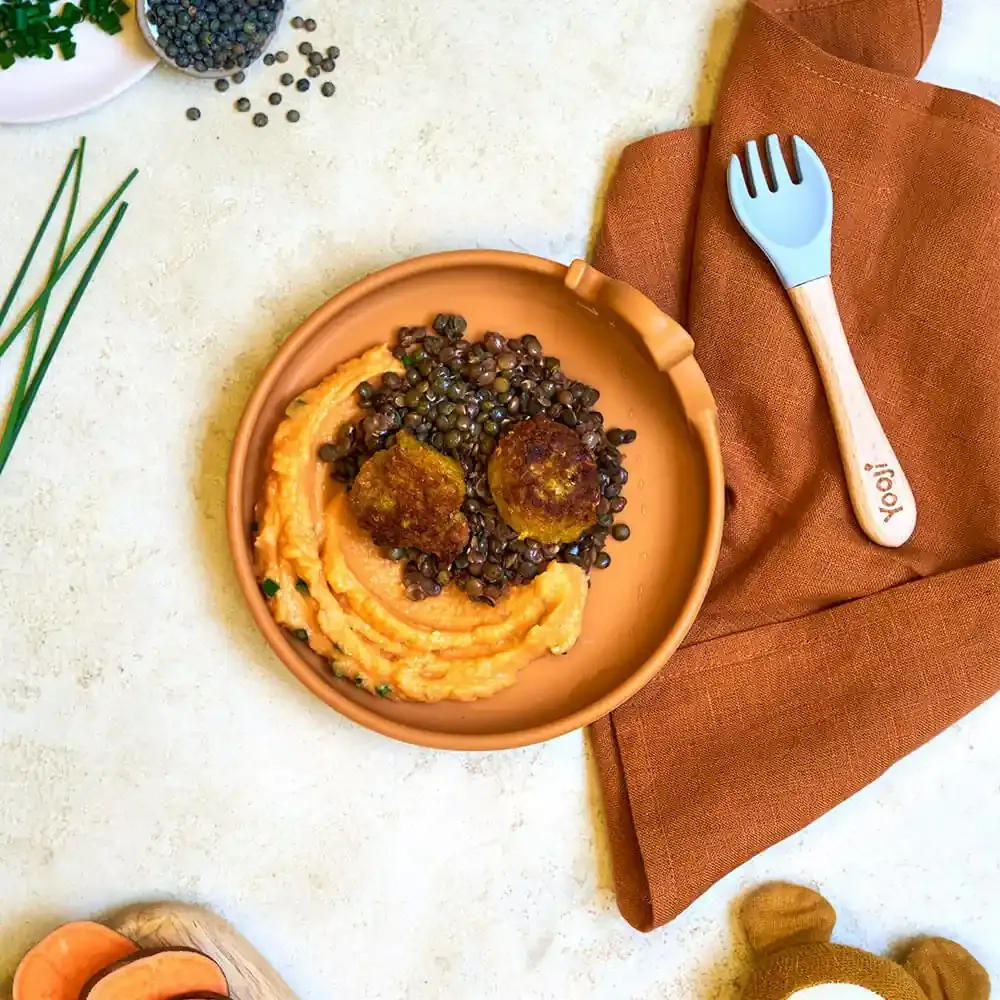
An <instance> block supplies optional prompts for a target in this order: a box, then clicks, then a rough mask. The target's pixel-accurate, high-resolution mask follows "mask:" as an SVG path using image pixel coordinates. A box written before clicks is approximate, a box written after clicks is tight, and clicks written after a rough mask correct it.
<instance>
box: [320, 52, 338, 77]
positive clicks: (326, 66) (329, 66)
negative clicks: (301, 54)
mask: <svg viewBox="0 0 1000 1000" xmlns="http://www.w3.org/2000/svg"><path fill="white" fill-rule="evenodd" d="M319 68H320V69H321V70H322V71H323V72H324V73H332V72H333V71H334V70H335V69H336V68H337V64H336V63H335V62H334V61H333V60H332V59H330V58H329V56H328V57H327V58H326V59H324V60H322V61H321V62H320V64H319Z"/></svg>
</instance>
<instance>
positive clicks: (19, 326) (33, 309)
mask: <svg viewBox="0 0 1000 1000" xmlns="http://www.w3.org/2000/svg"><path fill="white" fill-rule="evenodd" d="M138 175H139V171H138V170H133V171H132V173H130V174H129V175H128V177H126V178H125V180H124V181H122V183H121V184H120V185H119V186H118V190H117V191H115V192H114V194H112V195H111V197H110V198H108V200H107V201H106V202H105V203H104V205H103V206H102V207H101V210H100V211H99V212H98V213H97V215H96V216H95V217H94V221H93V222H91V224H90V225H89V226H88V227H87V228H86V229H85V230H84V232H83V235H82V236H81V237H80V238H79V239H78V240H77V241H76V242H75V243H74V244H73V248H72V249H71V250H70V252H69V253H68V254H66V257H65V259H64V260H63V262H62V264H60V265H59V268H58V270H57V271H56V272H55V274H54V275H53V276H52V278H51V279H50V281H49V282H48V285H46V287H45V288H43V289H42V290H41V291H40V292H39V293H38V294H37V295H36V296H35V298H34V299H33V300H32V303H31V305H30V306H28V308H27V309H26V310H25V312H24V314H23V315H22V316H21V318H20V319H19V320H18V321H17V323H16V324H15V325H14V329H13V330H11V331H10V333H8V334H7V336H6V337H5V338H4V339H3V341H0V357H2V356H3V354H4V352H5V351H6V350H7V348H8V347H10V345H11V344H13V343H14V341H15V340H17V337H18V334H19V333H20V332H21V331H22V330H23V329H24V328H25V327H26V326H27V325H28V323H30V322H31V320H32V318H33V317H34V315H35V313H37V312H38V310H39V309H40V308H41V303H42V302H43V301H47V300H48V295H47V292H48V291H49V290H50V288H51V286H52V285H54V284H55V283H56V282H57V281H59V279H60V278H62V276H63V275H64V274H65V273H66V272H67V271H68V270H69V269H70V267H71V266H72V264H73V261H74V260H76V258H77V255H78V254H79V253H80V251H81V250H82V249H83V248H84V246H85V245H86V243H87V241H88V240H89V239H90V237H91V236H93V234H94V231H95V230H96V229H97V227H98V226H99V225H100V224H101V223H102V222H103V221H104V220H105V218H106V217H107V215H108V213H109V212H110V211H111V209H113V208H114V207H115V205H116V204H117V203H118V200H119V199H120V198H121V196H122V195H123V194H124V193H125V189H126V188H127V187H128V186H129V184H131V183H132V181H134V180H135V178H136V177H137V176H138ZM49 217H51V216H49ZM49 217H47V218H46V219H45V220H44V221H43V227H44V226H45V225H48V218H49ZM41 232H44V228H43V229H42V230H41ZM41 232H40V233H39V234H38V236H37V237H36V239H41ZM29 253H32V254H33V250H32V251H29ZM29 263H30V261H29ZM22 267H23V265H22ZM25 270H26V268H25ZM21 277H23V275H21V273H20V272H19V273H18V277H17V278H16V279H15V285H17V284H19V283H20V279H21ZM16 293H17V289H16V287H15V289H14V292H13V294H15V295H16ZM8 298H12V297H11V296H10V295H9V296H8ZM4 315H5V312H4V310H3V309H0V322H3V319H4Z"/></svg>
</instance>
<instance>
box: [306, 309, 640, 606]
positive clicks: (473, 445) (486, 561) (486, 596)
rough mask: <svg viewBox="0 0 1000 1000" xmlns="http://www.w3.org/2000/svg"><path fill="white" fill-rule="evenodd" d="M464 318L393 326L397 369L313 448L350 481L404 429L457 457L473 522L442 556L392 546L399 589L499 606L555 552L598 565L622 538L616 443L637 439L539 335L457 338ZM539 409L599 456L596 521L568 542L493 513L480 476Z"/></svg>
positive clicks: (361, 392)
mask: <svg viewBox="0 0 1000 1000" xmlns="http://www.w3.org/2000/svg"><path fill="white" fill-rule="evenodd" d="M466 329H467V324H466V321H465V319H464V318H463V317H461V316H456V315H452V314H441V315H439V316H437V318H436V319H435V320H434V323H433V327H432V328H427V327H404V328H402V329H400V330H399V334H398V345H397V346H396V347H395V348H394V350H393V353H394V355H395V356H396V357H397V358H399V359H400V360H401V361H402V362H403V364H404V366H405V368H406V372H405V375H403V376H401V375H397V374H396V373H394V372H387V373H385V374H384V375H382V376H381V378H380V380H379V381H378V384H373V383H370V382H363V383H361V385H360V386H359V387H358V400H359V402H360V404H361V406H362V407H363V409H364V411H365V414H364V416H363V417H362V418H361V419H360V420H358V421H357V422H356V423H352V424H346V425H344V426H343V427H341V428H340V430H339V432H338V435H337V438H336V440H335V441H332V442H329V443H327V444H325V445H323V446H322V448H321V449H320V452H319V457H320V459H321V460H322V461H324V462H328V463H330V464H331V474H332V475H333V477H334V478H335V479H336V480H338V481H339V482H342V483H344V484H345V485H347V487H348V488H350V487H351V485H352V484H353V482H354V479H355V477H356V476H357V475H358V471H359V469H360V468H361V465H362V464H363V463H364V462H365V461H366V460H367V459H369V458H371V456H372V455H374V454H375V453H376V452H378V451H381V450H382V449H385V448H389V447H391V446H392V445H393V444H394V443H395V441H396V434H397V432H399V431H400V430H403V429H405V430H406V431H408V432H409V433H410V434H412V435H413V437H415V438H416V439H417V440H418V441H422V442H426V443H428V444H430V445H431V446H432V447H433V448H435V449H437V450H438V451H440V452H442V453H443V454H445V455H447V456H448V457H450V458H453V459H454V460H455V461H457V462H458V463H459V464H460V465H461V467H462V471H463V473H464V476H465V483H466V497H465V501H464V503H463V505H462V512H463V514H464V515H465V517H466V519H467V520H468V523H469V529H470V537H469V543H468V545H467V546H466V547H465V549H464V550H463V551H462V553H461V554H460V555H459V556H458V557H457V558H456V559H455V560H453V561H452V562H451V563H450V564H447V565H446V564H443V563H442V562H441V561H439V560H438V558H437V557H436V556H434V555H431V554H429V553H426V552H421V551H420V550H419V549H391V550H388V551H387V552H386V555H388V556H389V557H390V558H392V559H396V560H399V561H405V567H404V576H403V579H404V582H405V584H406V593H407V597H409V598H410V599H411V600H414V601H419V600H423V599H425V598H428V597H436V596H437V595H438V594H440V593H441V590H442V588H444V587H445V586H447V585H448V584H449V583H454V584H456V585H457V586H458V587H460V588H461V589H462V590H463V591H464V592H465V593H466V594H467V595H468V597H470V598H471V599H472V600H475V601H483V602H485V603H487V604H490V605H493V604H495V603H496V602H497V601H498V600H499V599H500V598H501V597H503V596H504V594H506V593H507V592H508V591H509V589H510V588H511V587H512V586H518V585H520V584H525V583H530V582H531V581H532V580H533V579H534V578H535V577H537V576H538V574H539V573H541V572H542V571H543V570H544V569H545V567H546V566H547V565H548V564H549V563H550V562H552V561H553V560H560V561H562V562H567V563H573V564H575V565H577V566H580V567H582V568H583V569H584V570H588V571H589V570H591V569H605V568H606V567H607V566H608V565H610V563H611V556H610V554H609V553H608V552H606V551H605V547H606V544H607V541H608V539H609V537H610V538H613V539H615V540H617V541H625V540H626V539H627V538H628V537H629V534H630V531H629V528H628V525H626V524H624V523H621V522H619V523H616V520H615V519H616V515H618V514H620V513H621V512H622V511H623V510H624V509H625V506H626V500H625V497H624V496H622V488H623V487H624V485H625V483H626V482H627V481H628V473H627V471H626V470H625V468H624V466H623V464H622V460H623V454H622V451H621V448H622V446H624V445H627V444H630V443H631V442H632V441H634V440H635V437H636V433H635V431H634V430H628V429H622V428H605V426H604V416H603V414H602V413H601V412H600V411H599V410H596V409H594V407H595V406H596V405H597V402H598V399H599V397H600V393H599V392H598V391H597V389H595V388H594V387H593V386H590V385H587V384H586V383H584V382H580V381H576V380H574V379H572V378H570V377H569V376H568V375H566V374H565V373H564V372H563V370H562V365H561V363H560V361H559V359H558V358H556V357H551V356H548V355H546V354H545V351H544V349H543V347H542V344H541V342H540V341H539V340H538V338H537V337H535V336H532V335H530V334H529V335H527V336H524V337H520V338H516V339H515V338H512V339H507V338H505V337H503V336H502V335H501V334H499V333H495V332H489V333H487V334H486V335H485V336H484V337H483V339H482V340H481V341H478V342H471V341H469V340H466V339H465V332H466ZM540 416H545V417H548V418H549V419H550V420H553V421H558V422H559V423H561V424H562V425H564V426H565V427H568V428H571V429H573V430H574V431H575V432H576V433H577V434H578V435H579V438H580V441H581V443H582V444H583V446H584V448H585V449H586V451H587V452H588V453H589V455H591V456H593V458H594V460H595V461H596V463H597V469H598V482H599V487H600V494H601V495H600V499H599V502H598V504H597V508H596V513H597V521H596V523H595V524H594V525H592V526H591V527H588V528H587V529H586V530H585V531H583V532H582V534H581V535H580V536H579V537H578V538H577V539H575V540H574V541H572V542H567V543H563V544H548V545H546V544H542V543H541V542H539V541H537V540H536V539H533V538H530V537H528V538H520V537H519V536H518V533H517V532H516V531H515V530H514V529H513V528H511V527H510V526H509V525H508V524H506V523H505V522H504V520H503V518H501V517H500V515H499V513H498V511H497V507H496V504H495V503H494V501H493V496H492V493H491V490H490V486H489V482H488V474H487V467H488V464H489V459H490V456H491V455H492V454H493V452H494V450H495V449H496V447H497V443H498V441H499V440H500V439H501V438H502V436H503V435H504V434H505V433H506V432H507V431H509V430H510V429H511V428H512V427H514V426H515V425H516V424H518V423H520V422H521V421H524V420H528V419H531V418H533V417H540Z"/></svg>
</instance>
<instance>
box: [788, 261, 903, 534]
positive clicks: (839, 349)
mask: <svg viewBox="0 0 1000 1000" xmlns="http://www.w3.org/2000/svg"><path fill="white" fill-rule="evenodd" d="M788 294H789V296H790V297H791V300H792V303H793V305H794V306H795V311H796V312H797V313H798V316H799V320H800V321H801V322H802V326H803V328H804V329H805V331H806V337H807V338H808V339H809V344H810V346H811V347H812V351H813V354H814V355H815V357H816V365H817V367H818V368H819V373H820V377H821V378H822V380H823V387H824V389H825V390H826V396H827V400H828V401H829V404H830V413H831V415H832V416H833V426H834V428H835V430H836V432H837V442H838V444H839V445H840V457H841V461H842V462H843V464H844V472H845V473H846V476H847V489H848V492H849V493H850V496H851V504H852V505H853V507H854V514H855V516H856V517H857V519H858V523H859V524H860V525H861V528H862V530H863V531H864V533H865V534H866V535H867V536H868V537H869V538H870V539H871V540H872V541H873V542H877V543H878V544H879V545H885V546H887V547H889V548H896V547H897V546H899V545H902V544H903V543H904V542H905V541H906V540H907V539H908V538H909V537H910V536H911V535H912V534H913V529H914V528H915V527H916V524H917V505H916V502H915V500H914V498H913V492H912V491H911V489H910V484H909V482H908V481H907V479H906V475H905V474H904V472H903V469H902V467H901V466H900V464H899V459H898V458H897V457H896V453H895V452H894V451H893V450H892V445H890V444H889V439H888V438H887V437H886V436H885V431H884V430H883V429H882V424H881V423H879V419H878V416H876V414H875V409H874V407H873V406H872V403H871V400H870V399H869V398H868V393H867V392H866V391H865V386H864V383H863V382H862V381H861V376H860V375H859V374H858V369H857V367H856V366H855V364H854V358H853V357H852V356H851V348H850V345H849V344H848V343H847V337H846V335H845V334H844V327H843V324H842V323H841V322H840V313H839V312H838V311H837V301H836V299H835V298H834V294H833V285H832V283H831V282H830V279H829V277H826V278H817V279H815V280H814V281H807V282H806V283H805V284H803V285H797V286H795V287H794V288H789V289H788Z"/></svg>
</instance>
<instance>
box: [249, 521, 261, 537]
mask: <svg viewBox="0 0 1000 1000" xmlns="http://www.w3.org/2000/svg"><path fill="white" fill-rule="evenodd" d="M258 531H260V525H259V524H258V523H257V522H256V521H251V522H250V534H251V535H256V534H257V532H258Z"/></svg>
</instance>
